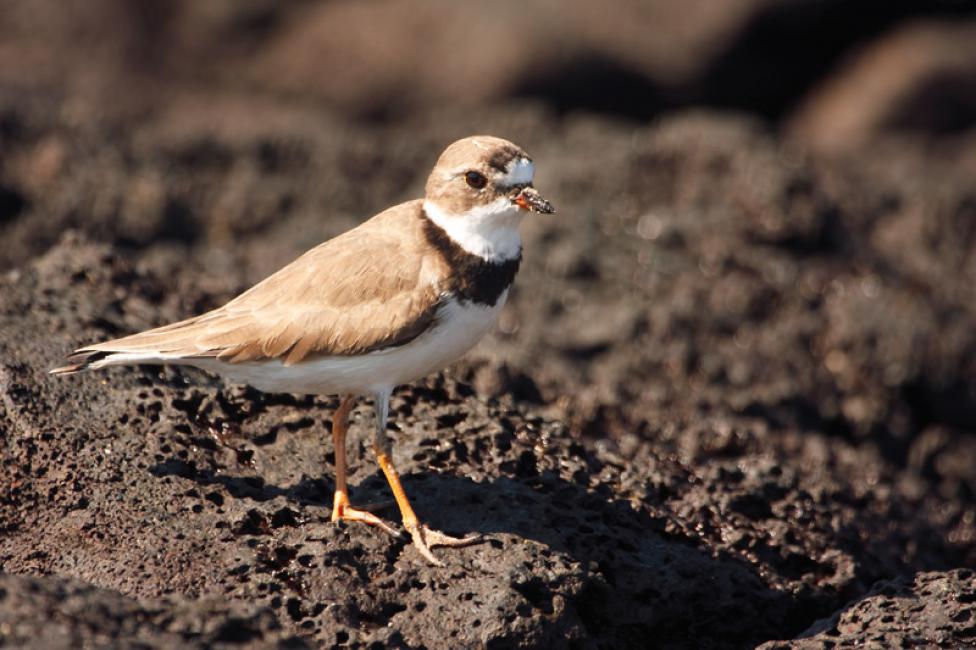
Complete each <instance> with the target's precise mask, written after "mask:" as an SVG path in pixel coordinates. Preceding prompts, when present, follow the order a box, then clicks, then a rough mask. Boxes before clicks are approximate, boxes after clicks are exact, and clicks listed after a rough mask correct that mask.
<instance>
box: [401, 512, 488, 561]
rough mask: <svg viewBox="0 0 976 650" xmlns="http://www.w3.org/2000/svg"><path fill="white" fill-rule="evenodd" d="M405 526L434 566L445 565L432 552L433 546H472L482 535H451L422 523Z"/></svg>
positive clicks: (417, 546)
mask: <svg viewBox="0 0 976 650" xmlns="http://www.w3.org/2000/svg"><path fill="white" fill-rule="evenodd" d="M404 527H405V528H406V529H407V532H409V533H410V536H411V537H412V538H413V545H414V546H415V547H416V548H417V550H418V551H419V552H420V554H421V555H423V556H424V558H425V559H426V560H427V561H428V562H430V563H431V564H433V565H434V566H444V564H443V563H442V562H441V561H440V560H438V559H437V558H436V557H434V554H433V553H431V552H430V549H431V547H432V546H449V547H452V548H457V547H460V546H470V545H471V544H476V543H478V542H480V541H481V539H482V537H481V535H478V534H474V535H468V536H467V537H451V536H450V535H447V534H445V533H442V532H441V531H439V530H434V529H433V528H428V527H427V526H425V525H424V524H421V523H414V524H410V523H406V522H405V523H404Z"/></svg>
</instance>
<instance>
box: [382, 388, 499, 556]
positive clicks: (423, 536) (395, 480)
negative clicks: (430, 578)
mask: <svg viewBox="0 0 976 650" xmlns="http://www.w3.org/2000/svg"><path fill="white" fill-rule="evenodd" d="M387 400H389V396H388V395H386V396H377V399H376V415H377V424H378V425H379V426H378V427H377V429H376V438H375V440H374V442H373V450H374V451H375V452H376V461H377V462H378V463H379V466H380V469H382V470H383V475H384V476H386V481H387V482H388V483H389V484H390V489H391V490H393V497H394V498H395V499H396V502H397V506H399V508H400V515H401V516H402V518H403V527H404V528H406V529H407V532H409V533H410V536H411V537H412V538H413V545H414V546H416V547H417V550H418V551H420V554H421V555H423V556H424V558H426V559H427V561H428V562H430V563H431V564H434V565H437V566H442V563H441V561H440V560H438V559H437V558H436V557H434V554H433V553H431V552H430V547H432V546H467V545H469V544H474V543H476V542H478V541H480V540H481V535H469V536H468V537H460V538H458V537H451V536H450V535H445V534H444V533H442V532H440V531H438V530H434V529H433V528H428V527H427V526H426V525H424V524H422V523H420V520H419V519H417V515H416V513H414V511H413V507H411V505H410V501H409V499H407V493H406V492H405V491H404V490H403V485H402V484H401V483H400V474H399V472H397V470H396V467H395V466H394V465H393V459H392V449H391V445H390V439H389V438H388V437H387V436H386V410H387Z"/></svg>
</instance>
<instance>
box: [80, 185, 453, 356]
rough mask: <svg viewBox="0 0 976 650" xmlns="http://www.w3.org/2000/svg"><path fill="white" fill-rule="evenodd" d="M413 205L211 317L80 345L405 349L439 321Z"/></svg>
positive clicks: (434, 266) (314, 253)
mask: <svg viewBox="0 0 976 650" xmlns="http://www.w3.org/2000/svg"><path fill="white" fill-rule="evenodd" d="M420 205H421V204H420V202H418V201H414V202H411V203H405V204H402V205H400V206H397V207H395V208H391V209H390V210H387V211H386V212H384V213H381V214H380V215H377V216H376V217H374V218H373V219H370V220H369V221H367V222H365V223H364V224H362V225H361V226H359V227H358V228H355V229H353V230H350V231H348V232H347V233H345V234H343V235H340V236H339V237H336V238H335V239H332V240H329V241H327V242H325V243H324V244H321V245H320V246H318V247H316V248H313V249H312V250H310V251H308V252H307V253H305V254H304V255H303V256H301V257H300V258H298V259H297V260H295V261H294V262H292V263H291V264H289V265H288V266H286V267H285V268H283V269H281V270H280V271H278V272H277V273H275V274H274V275H272V276H270V277H269V278H267V279H265V280H264V281H262V282H260V283H258V284H257V285H255V286H254V287H252V288H251V289H249V290H247V291H245V292H244V293H242V294H241V295H240V296H238V297H237V298H235V299H233V300H231V301H230V302H229V303H227V304H226V305H224V306H223V307H220V308H218V309H215V310H213V311H211V312H208V313H206V314H203V315H201V316H196V317H194V318H189V319H187V320H184V321H180V322H178V323H173V324H171V325H166V326H163V327H159V328H156V329H153V330H149V331H146V332H142V333H139V334H134V335H132V336H126V337H124V338H121V339H116V340H114V341H108V342H105V343H98V344H95V345H90V346H87V347H84V348H81V349H80V350H79V351H78V352H79V353H93V352H109V353H111V352H146V353H159V354H166V355H178V356H185V357H201V356H202V357H216V358H218V359H221V360H225V361H229V362H230V363H242V362H245V361H258V360H261V359H282V361H283V363H284V364H285V365H292V364H295V363H298V362H300V361H302V360H303V359H306V358H308V357H310V356H315V355H353V354H363V353H366V352H371V351H373V350H378V349H382V348H385V347H390V346H395V345H401V344H403V343H406V342H408V341H410V340H412V339H414V338H416V337H417V336H418V335H420V334H421V333H422V332H423V331H425V330H426V329H427V328H428V327H430V326H431V325H432V324H433V323H434V321H435V318H436V314H437V310H438V307H439V304H440V299H441V291H440V287H439V285H438V278H439V277H442V274H443V269H442V268H441V267H439V266H438V262H437V261H436V259H437V258H432V257H428V256H426V255H425V254H424V250H425V247H424V246H423V243H424V242H423V231H422V216H421V208H420Z"/></svg>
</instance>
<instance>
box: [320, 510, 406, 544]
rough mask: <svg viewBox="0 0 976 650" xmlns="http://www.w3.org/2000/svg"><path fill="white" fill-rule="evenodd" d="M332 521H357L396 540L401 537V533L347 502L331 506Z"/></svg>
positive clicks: (370, 513)
mask: <svg viewBox="0 0 976 650" xmlns="http://www.w3.org/2000/svg"><path fill="white" fill-rule="evenodd" d="M332 521H333V522H336V521H359V522H362V523H364V524H369V525H370V526H375V527H376V528H379V529H380V530H382V531H383V532H385V533H386V534H388V535H390V536H391V537H396V538H397V539H400V538H402V537H403V533H401V532H400V531H399V530H397V529H396V528H394V527H393V526H391V525H390V524H388V523H386V522H385V521H383V520H382V519H380V518H379V517H377V516H376V515H374V514H373V513H372V512H369V511H367V510H360V509H358V508H353V507H352V506H350V505H349V503H348V502H341V501H340V502H338V503H336V504H335V505H334V506H333V508H332Z"/></svg>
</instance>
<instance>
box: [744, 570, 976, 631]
mask: <svg viewBox="0 0 976 650" xmlns="http://www.w3.org/2000/svg"><path fill="white" fill-rule="evenodd" d="M973 603H976V580H974V579H973V572H972V570H970V569H959V570H956V571H949V572H945V573H919V574H918V575H916V576H915V578H914V580H912V579H911V578H899V579H898V580H893V581H889V582H882V583H879V584H878V585H876V586H875V588H874V589H872V590H871V592H870V593H869V594H867V595H866V596H865V597H864V598H863V599H861V600H859V601H858V602H856V603H854V604H852V605H851V606H850V607H848V608H845V609H844V610H842V611H840V612H838V613H837V614H835V615H834V616H832V617H831V618H830V619H829V620H825V621H818V622H817V623H816V624H815V625H814V626H813V627H811V629H810V630H808V631H807V632H806V633H804V634H803V635H802V638H801V639H799V640H797V641H796V642H793V643H785V642H771V643H767V644H763V646H762V648H763V649H764V650H774V649H776V648H798V649H807V648H809V649H813V648H825V647H830V648H862V647H864V646H865V645H866V644H868V645H869V646H870V647H878V648H923V647H940V648H969V647H972V646H973V643H974V639H976V608H974V606H973Z"/></svg>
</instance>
